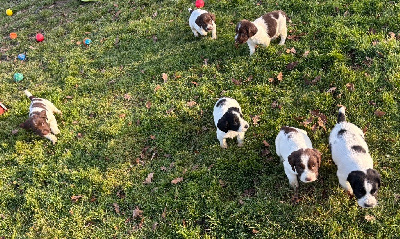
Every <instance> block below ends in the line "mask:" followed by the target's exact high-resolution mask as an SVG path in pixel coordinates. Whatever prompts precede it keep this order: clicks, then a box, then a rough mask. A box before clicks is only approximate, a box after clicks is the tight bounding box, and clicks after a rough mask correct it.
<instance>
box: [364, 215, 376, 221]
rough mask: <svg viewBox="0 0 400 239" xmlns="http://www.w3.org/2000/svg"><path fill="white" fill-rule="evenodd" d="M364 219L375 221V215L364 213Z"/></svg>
mask: <svg viewBox="0 0 400 239" xmlns="http://www.w3.org/2000/svg"><path fill="white" fill-rule="evenodd" d="M364 218H365V220H367V221H368V222H372V221H375V217H374V216H371V215H365V217H364Z"/></svg>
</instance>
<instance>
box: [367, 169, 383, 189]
mask: <svg viewBox="0 0 400 239" xmlns="http://www.w3.org/2000/svg"><path fill="white" fill-rule="evenodd" d="M367 178H368V180H371V181H374V182H376V183H378V188H379V187H380V186H381V175H380V174H379V173H378V171H376V170H375V169H371V168H370V169H368V170H367Z"/></svg>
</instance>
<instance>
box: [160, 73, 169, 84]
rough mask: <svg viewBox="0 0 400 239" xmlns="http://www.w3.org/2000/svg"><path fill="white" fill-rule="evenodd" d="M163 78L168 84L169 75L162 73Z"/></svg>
mask: <svg viewBox="0 0 400 239" xmlns="http://www.w3.org/2000/svg"><path fill="white" fill-rule="evenodd" d="M161 77H162V78H163V80H164V83H166V82H167V81H168V75H167V74H165V73H162V74H161Z"/></svg>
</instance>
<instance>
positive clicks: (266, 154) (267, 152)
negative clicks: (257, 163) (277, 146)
mask: <svg viewBox="0 0 400 239" xmlns="http://www.w3.org/2000/svg"><path fill="white" fill-rule="evenodd" d="M270 154H271V151H270V150H269V149H267V148H265V149H263V150H261V155H262V156H263V157H266V156H268V155H270Z"/></svg>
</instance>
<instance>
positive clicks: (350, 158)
mask: <svg viewBox="0 0 400 239" xmlns="http://www.w3.org/2000/svg"><path fill="white" fill-rule="evenodd" d="M329 146H330V148H331V151H332V159H333V161H334V162H335V164H336V165H337V167H338V170H337V173H336V175H337V177H338V178H339V183H340V185H342V187H343V188H344V189H345V190H347V191H348V192H349V193H350V194H354V195H355V196H356V198H357V202H358V205H360V206H361V207H364V208H369V207H375V206H376V205H377V203H378V202H377V199H376V195H377V193H378V189H379V187H380V186H381V176H380V175H379V173H378V172H377V171H376V170H375V169H373V161H372V158H371V155H370V154H369V150H368V146H367V143H366V142H365V140H364V133H363V132H362V130H361V129H360V128H358V127H357V126H356V125H354V124H352V123H349V122H346V115H345V107H341V108H340V109H339V115H338V120H337V124H336V125H335V127H334V128H333V129H332V131H331V133H330V135H329Z"/></svg>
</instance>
